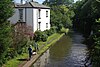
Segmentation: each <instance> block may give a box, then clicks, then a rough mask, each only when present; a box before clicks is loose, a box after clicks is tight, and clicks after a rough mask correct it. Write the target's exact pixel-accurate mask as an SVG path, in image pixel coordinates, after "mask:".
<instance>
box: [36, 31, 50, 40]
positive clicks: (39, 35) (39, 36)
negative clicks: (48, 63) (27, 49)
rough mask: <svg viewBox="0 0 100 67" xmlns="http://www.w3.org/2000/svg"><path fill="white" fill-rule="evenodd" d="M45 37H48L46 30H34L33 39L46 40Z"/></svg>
mask: <svg viewBox="0 0 100 67" xmlns="http://www.w3.org/2000/svg"><path fill="white" fill-rule="evenodd" d="M47 38H48V35H47V34H46V32H42V31H36V32H35V36H34V40H35V41H46V40H47Z"/></svg>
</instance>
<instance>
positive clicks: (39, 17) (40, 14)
mask: <svg viewBox="0 0 100 67" xmlns="http://www.w3.org/2000/svg"><path fill="white" fill-rule="evenodd" d="M38 12H39V14H38V17H39V19H41V16H40V15H41V9H39V10H38Z"/></svg>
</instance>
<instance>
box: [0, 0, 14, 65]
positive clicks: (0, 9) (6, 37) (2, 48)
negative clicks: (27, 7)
mask: <svg viewBox="0 0 100 67" xmlns="http://www.w3.org/2000/svg"><path fill="white" fill-rule="evenodd" d="M12 7H13V6H12V0H0V67H1V66H2V64H3V63H4V62H5V61H6V59H5V56H6V54H7V50H8V48H9V46H10V44H11V42H12V40H11V25H10V23H9V22H8V21H7V20H8V18H9V17H11V16H12V14H13V8H12Z"/></svg>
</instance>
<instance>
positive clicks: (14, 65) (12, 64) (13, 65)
mask: <svg viewBox="0 0 100 67" xmlns="http://www.w3.org/2000/svg"><path fill="white" fill-rule="evenodd" d="M27 57H28V54H26V53H24V54H23V55H19V56H17V57H15V58H14V59H11V60H9V61H8V62H7V63H6V64H4V66H3V67H18V65H19V64H20V63H21V62H22V61H19V60H18V59H22V58H23V59H24V58H27Z"/></svg>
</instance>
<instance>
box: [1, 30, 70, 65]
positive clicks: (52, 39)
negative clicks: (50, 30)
mask: <svg viewBox="0 0 100 67" xmlns="http://www.w3.org/2000/svg"><path fill="white" fill-rule="evenodd" d="M66 32H68V30H66ZM62 36H63V34H58V33H55V34H53V35H51V36H49V37H48V39H47V41H46V42H38V44H39V47H41V46H42V45H44V44H46V43H47V42H49V41H50V43H49V44H47V45H46V46H45V47H43V48H42V49H41V50H40V51H39V54H42V53H43V52H45V51H46V50H47V49H48V48H49V47H50V46H51V45H53V44H54V43H55V42H56V41H57V40H59V39H60V38H61V37H62ZM33 49H34V48H33ZM25 58H28V53H24V54H23V55H19V56H17V57H15V58H14V59H11V60H9V61H8V62H7V63H6V64H4V65H3V67H18V65H19V64H20V63H22V61H19V60H18V59H25Z"/></svg>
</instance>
